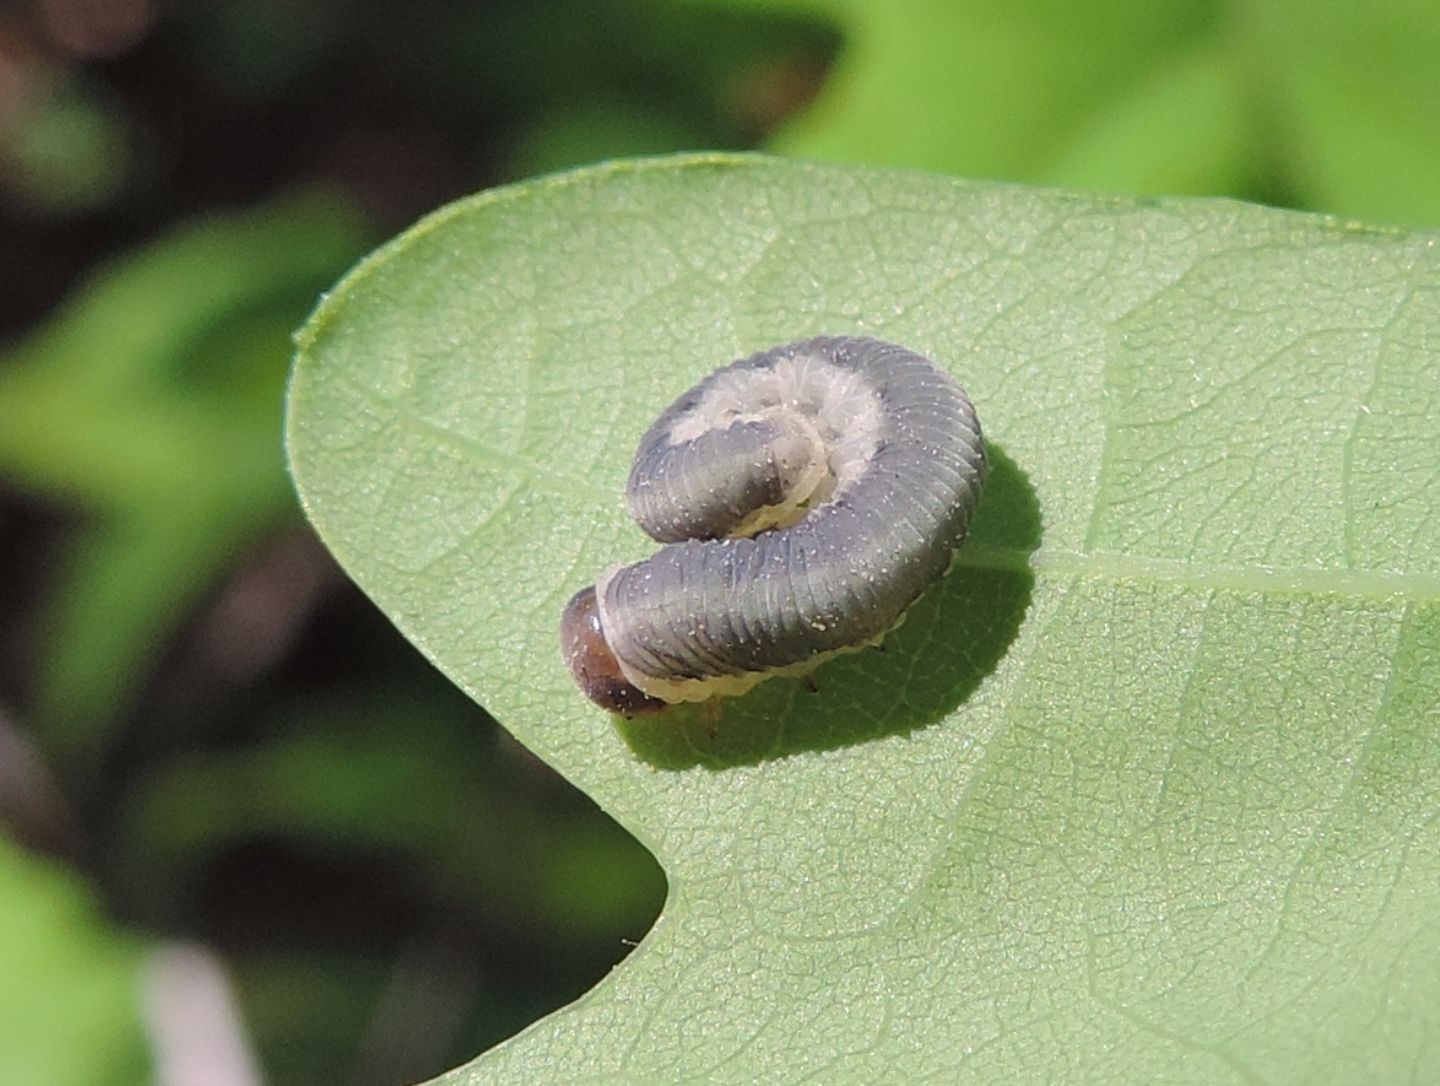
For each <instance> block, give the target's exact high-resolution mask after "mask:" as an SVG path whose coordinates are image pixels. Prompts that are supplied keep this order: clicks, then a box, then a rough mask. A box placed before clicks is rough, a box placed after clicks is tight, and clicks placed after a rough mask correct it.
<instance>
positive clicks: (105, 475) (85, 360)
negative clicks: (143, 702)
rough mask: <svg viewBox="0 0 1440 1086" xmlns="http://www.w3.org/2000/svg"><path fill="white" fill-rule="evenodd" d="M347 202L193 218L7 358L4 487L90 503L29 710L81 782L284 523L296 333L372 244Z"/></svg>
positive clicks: (69, 555) (306, 197)
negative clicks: (165, 656)
mask: <svg viewBox="0 0 1440 1086" xmlns="http://www.w3.org/2000/svg"><path fill="white" fill-rule="evenodd" d="M366 236H367V230H366V228H365V225H364V223H363V221H362V218H361V216H360V215H359V213H358V211H357V210H356V209H355V208H354V207H352V206H351V205H350V204H349V203H348V202H347V201H345V200H342V199H339V198H337V196H336V195H335V194H333V193H324V192H314V193H304V194H295V195H291V196H289V197H287V198H285V199H282V200H277V201H275V202H274V203H273V204H271V205H270V206H268V207H265V208H262V209H258V210H253V211H248V212H243V213H230V214H225V215H214V216H210V217H208V218H202V219H195V220H192V221H189V222H186V223H183V224H181V225H180V226H178V227H176V228H175V229H174V230H172V231H171V232H170V233H168V234H167V235H165V236H163V237H161V238H159V239H157V240H156V241H154V242H152V243H151V244H150V245H148V246H146V247H145V248H143V249H141V250H139V251H137V252H135V253H131V254H129V255H127V256H126V257H124V258H123V259H121V260H119V261H117V262H115V263H114V264H113V265H111V266H109V267H107V268H104V269H102V270H101V271H100V272H99V273H97V274H96V275H95V276H94V277H92V278H91V280H90V281H89V282H87V283H85V284H83V286H82V287H81V288H80V289H79V290H77V291H76V294H75V296H74V297H73V298H72V299H71V300H70V301H69V303H68V304H67V305H66V306H65V307H64V308H62V309H61V310H59V311H58V312H57V313H56V314H55V316H54V317H53V318H52V319H51V320H49V321H48V322H46V323H45V324H44V325H42V326H41V327H40V328H39V329H37V330H36V331H35V332H34V333H33V334H32V335H31V336H30V337H29V338H28V339H27V340H26V341H25V342H24V343H23V344H21V345H19V346H18V347H17V348H16V349H15V350H14V351H13V352H11V353H9V354H8V355H5V356H0V363H3V364H0V478H3V479H4V480H5V482H6V483H7V484H11V485H19V486H22V487H25V488H26V489H28V490H30V491H32V492H34V493H37V494H39V495H41V496H43V497H44V498H46V499H48V500H50V501H59V502H63V503H65V504H67V505H68V506H70V507H72V508H76V511H77V512H80V513H82V514H85V515H86V517H87V520H86V522H85V523H84V524H83V525H81V526H80V527H79V528H77V529H76V531H75V532H74V533H73V535H74V538H73V540H72V541H71V543H70V546H69V547H68V549H67V552H66V554H65V555H64V557H63V559H62V562H61V565H62V567H63V570H64V574H63V576H61V577H60V578H59V579H58V588H57V591H56V592H55V593H54V595H53V597H52V598H51V599H50V600H49V601H48V608H47V614H46V615H45V617H44V618H43V620H42V622H41V626H42V628H43V631H44V635H45V636H44V637H43V638H42V639H40V640H41V641H43V648H42V652H41V655H40V658H39V660H38V661H37V671H38V679H37V682H36V688H37V689H36V691H35V694H34V698H33V704H32V705H31V706H30V715H31V716H32V718H33V719H34V721H35V724H36V727H37V729H38V730H39V731H40V733H41V734H42V735H43V737H44V739H45V742H46V745H47V747H48V749H49V751H50V753H51V754H52V756H53V757H54V759H55V761H56V763H57V764H58V765H59V766H60V767H61V768H62V770H64V771H65V772H66V773H67V774H68V775H69V776H70V777H71V778H72V779H74V780H83V778H84V776H85V775H86V773H87V772H88V771H90V770H91V769H93V768H94V767H95V766H96V765H98V764H100V763H103V761H104V760H105V757H106V751H107V747H108V744H109V742H110V734H109V733H110V732H111V730H112V728H113V726H114V724H115V723H116V722H117V721H118V720H119V719H121V718H123V715H124V713H125V712H126V711H127V710H128V709H130V708H131V707H132V704H133V700H134V698H135V697H136V696H137V694H138V692H139V691H140V690H141V689H142V688H143V684H144V678H145V676H146V674H147V669H148V668H149V667H150V666H151V665H152V664H153V662H154V660H155V657H156V656H157V655H158V653H159V652H160V650H161V649H162V648H163V647H164V644H165V641H166V638H167V636H168V635H169V634H170V633H171V632H172V631H173V629H174V627H175V625H176V624H177V622H178V621H179V620H180V618H181V617H182V616H183V615H184V614H185V613H186V611H187V609H189V608H191V607H193V606H194V605H195V603H196V601H197V599H199V598H200V596H201V595H202V594H203V593H204V592H205V591H206V589H207V588H210V587H212V586H213V584H214V581H215V579H216V577H217V576H218V574H219V573H220V571H222V570H223V569H224V568H225V567H226V565H227V564H229V563H232V562H233V561H234V560H235V558H236V556H237V554H239V553H240V552H241V551H242V550H243V549H244V548H245V547H247V546H252V545H253V544H254V542H255V540H256V539H258V538H259V537H260V536H261V535H263V534H264V533H265V532H266V531H271V530H273V529H274V527H275V525H276V524H277V523H279V522H280V521H282V520H283V519H284V518H285V517H287V516H293V508H294V503H293V500H292V498H291V495H290V490H289V487H288V485H287V483H286V479H285V473H284V470H283V464H282V458H281V453H280V447H279V446H280V440H279V435H278V433H277V424H276V415H277V412H278V411H279V407H280V401H281V397H282V394H283V386H284V373H285V364H286V359H287V356H288V353H289V333H290V330H291V329H292V328H293V327H294V323H295V321H296V320H298V319H299V318H300V314H302V313H303V312H304V311H305V309H306V307H307V306H309V305H310V304H312V302H313V299H314V298H315V296H316V294H317V293H318V292H319V291H320V290H321V289H322V287H323V286H324V284H325V283H326V282H327V281H328V280H329V279H330V278H331V277H332V276H334V275H335V274H336V273H337V272H338V270H339V269H341V268H343V267H344V266H345V265H346V264H347V263H348V262H349V261H350V260H352V259H354V256H355V254H356V253H358V252H360V251H362V250H363V248H364V239H365V238H366Z"/></svg>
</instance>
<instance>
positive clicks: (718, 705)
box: [705, 697, 725, 739]
mask: <svg viewBox="0 0 1440 1086" xmlns="http://www.w3.org/2000/svg"><path fill="white" fill-rule="evenodd" d="M724 704H725V699H724V698H718V697H717V698H710V699H708V700H707V701H706V702H705V731H706V734H708V735H709V736H710V738H711V739H714V738H715V733H716V731H718V730H719V727H720V710H721V709H722V708H724Z"/></svg>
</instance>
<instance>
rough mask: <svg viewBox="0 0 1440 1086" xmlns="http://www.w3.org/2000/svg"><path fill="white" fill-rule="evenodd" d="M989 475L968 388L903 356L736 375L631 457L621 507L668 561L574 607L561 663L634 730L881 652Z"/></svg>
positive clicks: (812, 360) (586, 593)
mask: <svg viewBox="0 0 1440 1086" xmlns="http://www.w3.org/2000/svg"><path fill="white" fill-rule="evenodd" d="M985 469H986V465H985V448H984V443H983V441H982V439H981V436H980V423H979V420H978V419H977V418H976V417H975V409H974V407H973V406H972V405H971V403H970V400H969V399H968V398H967V397H966V395H965V392H964V390H963V389H961V388H960V386H959V385H957V384H956V383H955V381H954V380H953V379H952V378H951V377H950V376H949V375H948V374H945V373H943V372H942V371H941V370H939V369H937V368H936V367H935V366H934V364H932V363H931V362H930V361H929V360H928V359H926V358H923V357H922V356H920V355H918V354H916V353H915V352H914V351H910V350H907V349H905V348H904V347H898V346H896V345H895V344H893V343H885V342H882V341H881V340H876V339H862V338H852V337H834V338H832V337H821V338H818V339H808V340H804V341H802V342H799V343H791V344H787V345H786V346H783V347H774V348H772V349H770V350H768V351H762V352H760V353H759V354H755V355H751V356H750V357H749V358H746V359H742V360H741V361H738V362H734V363H732V364H731V365H729V366H726V367H724V368H723V369H720V370H717V371H715V372H714V373H712V374H711V375H710V376H709V377H707V378H705V380H703V381H701V382H700V383H699V384H698V385H696V386H695V387H694V388H692V389H691V390H690V391H689V392H686V393H685V394H684V395H683V396H681V397H680V398H679V399H678V400H676V401H675V403H673V404H672V405H671V406H670V408H669V409H668V410H666V411H665V413H664V414H662V415H661V416H660V417H659V418H658V419H657V420H656V421H655V423H654V425H653V426H651V427H650V430H649V431H648V432H647V433H646V434H645V436H644V438H642V439H641V441H640V448H639V449H638V450H637V451H636V453H635V463H634V467H633V468H632V469H631V472H630V483H629V486H628V488H627V493H626V500H627V502H628V504H629V507H630V512H631V515H632V516H634V518H635V520H636V521H638V522H639V524H640V526H641V527H642V528H643V529H644V530H645V531H646V532H648V533H649V534H650V535H651V536H653V537H654V538H655V539H657V540H659V541H660V542H662V543H664V544H666V545H665V546H663V547H661V548H660V550H659V551H658V552H656V553H655V554H654V555H652V556H651V557H650V558H647V559H645V560H644V561H642V562H635V563H633V564H631V565H628V566H621V567H619V568H617V569H612V570H611V571H610V572H608V573H606V574H605V575H604V576H602V577H601V578H600V579H599V580H598V581H597V582H596V583H595V585H594V586H593V587H590V588H585V589H582V590H581V591H580V592H578V593H576V595H575V596H574V597H573V598H572V599H571V600H570V602H569V604H567V605H566V607H565V613H564V615H563V617H562V619H561V623H560V640H561V648H562V651H563V654H564V657H565V662H566V664H567V665H568V666H569V668H570V671H571V674H572V675H574V677H575V681H576V682H577V683H578V684H579V685H580V688H581V690H583V691H584V692H585V694H586V696H588V697H589V698H590V699H591V700H592V701H594V702H595V703H596V704H597V705H600V706H602V707H603V708H605V709H608V710H611V711H613V712H618V713H623V714H624V715H626V716H634V715H637V714H640V713H647V712H654V711H657V710H660V709H663V708H664V707H665V706H666V705H667V704H669V703H672V702H678V701H703V700H706V699H708V698H712V697H716V696H722V695H734V694H741V693H744V692H745V691H746V690H748V689H750V687H752V686H754V685H755V684H756V683H757V682H759V681H761V680H762V679H766V678H769V677H770V676H772V675H788V676H792V677H793V676H802V675H805V674H807V673H808V672H810V671H811V670H813V669H814V668H815V667H817V666H819V664H820V663H822V662H823V661H825V660H826V659H828V658H829V657H831V656H833V655H835V654H836V653H839V652H846V651H850V650H854V649H858V648H862V647H864V646H866V645H872V644H876V643H877V642H879V641H880V639H881V638H883V637H884V636H885V634H886V633H888V632H889V631H890V630H891V629H892V628H893V627H894V626H895V625H896V624H897V623H898V622H899V621H900V619H901V618H902V616H903V615H904V613H905V610H906V608H908V607H909V606H910V605H911V604H912V603H914V602H915V600H916V599H917V598H918V597H919V596H920V595H921V593H923V592H924V591H925V589H926V588H927V587H929V586H930V584H932V583H933V582H934V581H936V580H937V579H938V578H939V577H940V576H941V575H942V574H943V573H944V572H945V571H946V570H947V569H948V568H949V566H950V563H951V560H952V558H953V556H954V553H955V550H956V548H957V547H959V546H960V544H961V543H963V542H964V540H965V533H966V531H967V529H968V527H969V524H970V517H971V514H972V513H973V512H974V510H975V505H976V503H977V502H978V501H979V498H980V489H981V485H982V484H983V482H984V479H985Z"/></svg>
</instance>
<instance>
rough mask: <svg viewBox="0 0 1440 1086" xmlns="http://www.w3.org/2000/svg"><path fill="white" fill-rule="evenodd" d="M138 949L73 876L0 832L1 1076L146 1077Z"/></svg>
mask: <svg viewBox="0 0 1440 1086" xmlns="http://www.w3.org/2000/svg"><path fill="white" fill-rule="evenodd" d="M142 950H143V948H142V947H141V945H140V944H139V942H138V941H136V940H132V939H127V938H123V937H122V936H120V935H119V934H118V933H116V932H114V931H112V930H109V929H108V928H107V927H106V925H105V924H104V922H103V921H102V920H101V918H100V917H99V915H98V913H97V911H96V908H95V904H94V902H93V901H92V900H91V899H90V895H89V894H88V893H87V891H86V889H85V887H84V886H83V885H82V884H81V882H80V881H79V880H78V879H76V878H74V877H72V876H69V875H66V874H64V873H63V872H61V871H60V870H59V869H57V868H55V867H54V866H52V865H49V864H46V863H42V862H41V861H40V860H38V859H36V858H34V857H32V856H29V855H26V854H25V853H24V852H23V851H22V850H21V849H20V848H19V847H18V846H17V845H15V844H14V843H13V842H11V841H9V840H7V839H5V838H3V837H0V971H3V975H4V978H5V983H4V984H0V1081H4V1082H5V1083H6V1084H7V1086H91V1084H92V1083H97V1082H104V1083H114V1084H115V1086H124V1084H130V1083H134V1084H137V1086H138V1084H139V1083H142V1082H145V1081H147V1080H148V1078H149V1072H148V1064H149V1062H150V1061H149V1056H148V1054H147V1052H146V1046H145V1038H144V1035H143V1033H142V1031H141V1024H140V989H141V983H140V970H141V954H142Z"/></svg>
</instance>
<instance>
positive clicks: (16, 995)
mask: <svg viewBox="0 0 1440 1086" xmlns="http://www.w3.org/2000/svg"><path fill="white" fill-rule="evenodd" d="M1437 56H1440V5H1437V4H1434V3H1432V2H1428V0H1413V2H1410V0H1406V2H1402V0H1380V2H1377V3H1375V4H1373V5H1340V4H1338V3H1330V2H1321V3H1307V4H1301V3H1298V2H1285V0H1269V2H1260V0H1256V2H1251V3H1244V2H1241V3H1229V4H1224V5H1221V4H1219V3H1204V2H1174V3H1165V2H1160V3H1156V2H1154V0H1147V2H1144V3H1142V2H1139V0H1125V2H1120V0H1110V2H1097V3H1094V4H1084V3H1080V4H1076V3H1073V2H1066V3H1059V2H1058V0H1057V2H1046V3H1035V4H1021V5H1017V4H1013V3H1008V2H1007V3H1002V2H1000V0H993V2H989V3H985V2H978V0H893V2H887V3H885V4H878V3H877V4H874V5H865V4H861V3H846V2H841V0H810V2H804V0H793V2H788V3H787V2H783V0H775V2H771V0H491V2H488V3H487V2H483V0H481V2H469V3H462V2H459V0H417V2H413V3H407V4H385V3H380V2H374V0H353V2H340V0H248V2H245V3H232V2H222V0H172V2H170V3H161V2H159V0H28V2H27V0H4V2H0V1082H4V1083H6V1084H7V1086H8V1084H28V1083H36V1084H44V1086H65V1084H67V1083H76V1084H80V1083H85V1084H94V1083H119V1084H129V1083H141V1082H147V1081H151V1080H152V1078H154V1077H156V1076H160V1077H162V1078H165V1080H166V1081H168V1082H173V1083H177V1084H179V1083H185V1082H198V1081H201V1079H199V1078H197V1077H195V1076H194V1074H193V1073H192V1072H193V1069H194V1067H195V1066H197V1065H198V1066H200V1067H203V1068H204V1069H205V1071H206V1073H207V1074H209V1075H210V1076H211V1077H209V1078H206V1079H204V1081H207V1082H211V1083H215V1084H217V1086H221V1084H223V1086H232V1084H233V1086H247V1084H252V1083H259V1082H266V1083H270V1084H273V1086H291V1084H294V1086H299V1084H303V1083H318V1082H325V1083H339V1084H352V1083H353V1084H358V1086H372V1084H373V1086H388V1084H395V1083H404V1082H414V1081H417V1080H419V1079H421V1078H424V1077H427V1076H429V1075H433V1074H436V1073H438V1072H440V1071H441V1070H444V1069H445V1068H447V1067H450V1066H453V1065H455V1064H458V1063H460V1062H462V1061H463V1060H465V1059H467V1058H469V1057H470V1056H472V1055H474V1054H475V1053H476V1052H478V1051H480V1050H481V1049H483V1048H486V1047H488V1046H490V1045H492V1044H494V1043H496V1042H497V1041H499V1040H501V1039H503V1038H504V1037H506V1036H509V1035H510V1034H512V1033H514V1032H515V1031H517V1030H519V1029H520V1028H522V1027H523V1026H524V1025H526V1024H527V1023H528V1022H530V1021H532V1020H534V1019H535V1018H537V1017H539V1016H540V1015H542V1014H544V1013H546V1012H547V1011H549V1010H551V1009H553V1008H555V1007H558V1006H560V1005H562V1004H564V1003H566V1002H568V1001H569V1000H571V999H573V998H575V997H576V996H577V995H579V994H580V993H581V992H583V991H584V990H585V989H587V988H588V987H590V986H591V985H593V984H594V983H595V982H596V981H597V980H598V979H599V978H600V977H602V976H603V975H604V974H605V972H606V971H608V970H609V969H610V968H611V967H612V966H613V965H614V964H615V963H616V962H617V961H618V960H619V959H620V958H621V957H623V955H624V954H625V953H626V951H627V949H628V948H629V947H630V946H632V945H633V944H634V942H635V941H637V940H639V939H640V938H641V937H642V936H643V935H644V933H645V931H646V930H647V928H648V927H649V926H650V924H651V923H652V921H653V919H654V917H655V915H656V914H657V912H658V910H659V907H660V904H661V901H662V898H663V894H664V879H663V876H662V875H661V873H660V871H659V869H658V868H657V867H656V865H655V863H654V862H653V860H652V859H651V858H650V857H649V856H648V855H647V854H646V853H645V852H644V851H643V850H642V849H641V848H640V847H639V846H638V845H637V844H635V843H634V842H633V841H632V840H631V839H630V838H629V837H628V836H627V835H625V834H624V833H623V832H621V831H620V830H619V829H618V828H617V827H615V826H614V825H613V824H612V823H611V822H609V820H608V819H606V818H605V817H604V816H603V815H601V814H600V813H599V812H598V811H596V810H595V808H594V807H593V806H592V805H591V804H590V803H589V802H588V801H587V800H586V799H585V798H584V797H582V796H580V795H579V794H577V793H576V792H575V791H574V790H573V789H571V788H570V787H569V786H568V785H566V784H565V783H564V782H563V781H560V780H559V779H557V778H556V777H555V776H554V775H553V774H552V773H551V772H549V771H548V770H547V769H546V768H545V767H544V766H542V765H541V764H539V763H538V762H537V761H536V760H534V759H533V758H532V757H530V756H529V755H528V753H527V752H526V751H525V750H524V749H522V748H520V747H519V746H518V745H517V744H515V743H514V742H513V741H512V740H510V738H509V737H508V736H507V735H506V733H505V732H504V731H503V730H501V729H499V728H498V727H496V726H495V724H494V722H493V721H491V720H490V719H489V718H488V717H487V716H486V714H485V713H484V711H483V710H482V709H480V708H478V707H476V706H475V705H473V704H472V703H470V702H469V701H468V700H467V699H466V698H465V697H463V696H462V695H461V694H459V693H458V692H457V691H456V690H454V689H453V688H452V687H451V686H450V685H449V684H448V683H447V682H446V681H445V680H444V679H442V678H441V677H440V676H439V675H437V674H436V673H435V672H433V671H432V670H431V669H430V668H429V667H428V665H426V664H425V662H424V661H423V660H421V659H420V657H419V656H418V654H417V653H416V652H415V651H414V650H412V649H411V648H410V647H409V646H408V645H407V644H406V643H405V642H404V641H402V640H401V639H400V638H399V637H398V635H396V634H395V632H394V631H393V630H392V629H391V628H390V627H389V625H388V623H387V622H386V621H385V620H384V619H383V618H382V617H381V616H380V615H379V614H377V613H376V611H375V610H374V608H373V607H371V606H370V605H369V603H368V602H367V601H366V600H365V599H364V598H363V597H362V596H360V594H359V593H358V592H357V591H356V590H355V589H354V588H353V587H352V586H350V585H349V584H348V583H347V582H346V580H345V578H344V577H343V575H341V574H340V573H339V571H338V570H337V569H336V567H335V566H334V564H333V563H332V562H331V560H330V559H329V558H328V557H327V555H326V554H325V552H324V551H323V549H322V548H321V547H320V545H319V544H318V543H317V541H316V540H315V538H314V536H313V535H312V534H311V533H310V531H309V530H308V529H307V528H306V527H305V525H304V523H303V522H302V519H301V517H300V515H299V512H298V509H297V507H296V504H295V501H294V498H293V496H292V493H291V490H290V487H289V483H288V480H287V478H286V476H285V473H284V468H283V454H282V450H281V445H280V428H281V416H282V402H283V390H284V380H285V374H286V369H287V366H288V362H289V351H290V347H289V335H290V333H291V331H292V330H293V329H294V328H295V327H296V326H297V325H298V324H299V323H300V322H301V321H302V320H303V318H304V316H305V314H306V313H307V311H308V310H309V308H310V307H311V306H312V305H313V304H314V302H315V300H316V298H317V297H318V295H319V293H320V292H321V291H323V290H324V289H326V287H327V286H328V285H329V284H331V283H333V282H334V281H335V279H336V278H338V276H339V275H340V274H341V273H343V272H344V270H345V269H346V268H347V267H348V266H349V265H350V264H351V263H353V262H354V261H355V260H356V259H357V258H358V257H360V256H361V255H362V254H363V253H365V252H366V251H367V250H368V249H369V248H371V247H372V246H374V245H375V244H377V243H378V242H380V241H382V240H383V239H385V238H386V237H388V236H390V235H392V234H394V233H395V232H397V231H399V230H400V229H402V228H404V227H405V226H406V225H408V224H409V223H411V222H412V221H414V220H415V219H416V218H417V217H419V216H420V215H422V214H424V213H425V212H427V211H429V210H432V209H433V208H435V207H437V206H439V205H440V204H443V203H444V202H446V201H448V200H451V199H453V198H455V197H458V196H461V195H463V194H466V193H469V192H473V191H475V190H478V189H481V188H484V187H486V186H490V185H494V184H498V183H502V182H506V181H510V180H515V179H519V178H523V177H526V176H530V175H533V174H536V173H540V172H544V171H548V170H554V169H560V168H563V167H566V166H571V165H578V164H582V163H587V162H593V161H596V160H599V159H603V158H609V157H615V156H620V155H630V154H642V153H651V152H665V151H674V150H682V149H702V148H749V147H768V148H769V149H772V150H778V151H782V152H791V153H799V154H807V155H813V156H819V157H827V158H834V159H839V160H846V161H866V162H872V163H876V164H882V165H899V166H916V167H926V168H933V169H940V170H945V171H949V172H953V173H958V174H966V175H970V176H977V177H994V178H1004V179H1013V180H1027V181H1039V182H1047V183H1056V184H1066V185H1075V186H1087V187H1095V188H1102V189H1110V190H1113V191H1120V192H1135V193H1147V194H1148V193H1196V194H1205V193H1212V194H1222V195H1233V196H1240V197H1245V198H1249V199H1258V200H1264V201H1268V202H1272V203H1278V204H1283V205H1289V206H1295V207H1303V208H1310V209H1315V210H1324V211H1331V212H1336V213H1341V214H1345V215H1353V216H1358V217H1362V218H1366V219H1372V220H1380V221H1392V222H1397V223H1401V224H1412V225H1426V224H1435V223H1440V121H1437V118H1440V64H1437V63H1436V57H1437ZM197 1061H198V1063H197ZM217 1075H218V1076H221V1077H216V1076H217ZM166 1076H168V1078H166ZM224 1076H229V1077H224Z"/></svg>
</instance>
